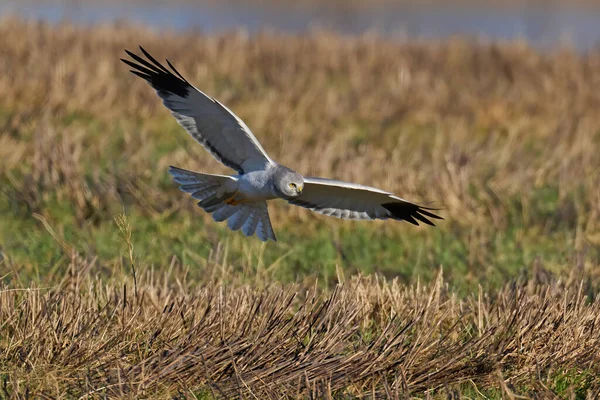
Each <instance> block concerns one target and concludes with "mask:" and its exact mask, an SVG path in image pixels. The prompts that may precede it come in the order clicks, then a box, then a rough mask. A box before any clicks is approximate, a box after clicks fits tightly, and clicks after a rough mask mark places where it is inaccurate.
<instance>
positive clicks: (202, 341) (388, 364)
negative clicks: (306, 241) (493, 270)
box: [0, 257, 600, 399]
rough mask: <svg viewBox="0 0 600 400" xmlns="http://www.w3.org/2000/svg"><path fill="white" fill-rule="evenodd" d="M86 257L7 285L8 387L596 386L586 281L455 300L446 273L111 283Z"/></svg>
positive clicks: (268, 394) (594, 314)
mask: <svg viewBox="0 0 600 400" xmlns="http://www.w3.org/2000/svg"><path fill="white" fill-rule="evenodd" d="M92 267H93V265H92V264H90V263H86V262H84V261H82V260H80V259H78V258H77V257H74V258H73V260H72V264H71V274H69V276H67V277H65V279H63V281H62V282H61V283H60V284H59V285H56V286H54V287H51V288H35V287H30V288H17V287H10V288H9V287H3V286H0V321H2V323H1V325H0V327H1V331H2V332H3V334H2V335H0V376H3V378H2V381H3V382H1V383H0V384H1V385H3V390H4V393H5V395H6V396H7V398H8V397H11V396H16V395H17V394H21V395H23V396H25V397H27V396H26V395H29V396H36V397H44V398H81V397H86V396H92V397H94V398H96V397H102V398H104V397H105V396H108V397H128V398H140V397H144V398H158V397H160V398H172V396H175V395H178V396H180V397H193V395H192V393H196V394H197V395H200V391H201V392H202V393H204V395H205V396H211V397H212V396H217V397H223V398H234V397H241V398H261V399H266V398H281V397H282V396H286V397H287V396H289V397H294V398H295V397H310V396H312V398H330V396H335V397H336V398H337V397H339V398H341V397H344V398H348V397H354V396H357V397H366V398H408V396H411V395H419V396H433V397H435V398H437V397H438V395H439V396H440V397H442V396H446V395H447V396H451V395H452V394H453V393H454V394H456V395H457V394H458V393H461V392H463V393H464V392H469V393H473V395H474V396H479V395H481V396H484V395H483V394H482V393H481V392H480V390H483V391H484V392H485V393H486V395H487V396H490V397H494V398H496V397H498V398H499V396H502V397H503V398H517V397H515V393H521V394H523V393H526V394H529V395H531V396H534V397H536V398H540V399H541V398H553V397H554V396H555V393H556V391H557V390H558V391H560V390H561V387H563V389H562V390H564V392H563V393H562V395H564V396H567V397H571V396H575V395H576V394H577V396H579V397H577V398H585V397H586V396H587V398H588V399H594V398H597V396H598V395H600V380H598V376H600V354H599V353H598V348H600V347H599V346H600V329H598V325H599V324H600V301H598V299H596V300H594V301H590V300H589V298H586V296H585V294H584V292H585V287H584V286H583V285H581V284H566V285H565V284H564V283H563V284H561V283H557V282H553V283H551V284H548V285H540V283H539V282H536V281H530V282H529V283H527V282H525V283H520V284H516V285H513V286H510V287H506V288H505V289H504V290H502V291H501V292H500V293H498V294H496V295H490V294H486V293H482V292H479V293H475V294H473V295H471V296H468V297H467V298H465V299H462V300H461V299H458V298H457V297H456V296H455V295H454V294H453V293H452V292H451V291H450V290H448V288H447V285H446V284H445V283H444V281H443V279H442V278H441V276H440V277H439V278H438V279H437V280H436V281H435V282H433V283H432V284H431V285H430V286H429V287H426V286H421V285H416V286H411V287H405V286H403V285H400V284H398V283H397V282H394V281H392V282H385V281H382V280H379V279H376V278H353V279H351V280H349V281H348V282H345V283H340V284H339V285H337V286H336V287H335V288H334V289H333V290H332V291H331V292H329V293H323V292H320V291H319V290H317V289H315V288H314V287H308V288H305V287H297V286H292V287H281V286H279V285H269V286H267V287H266V288H264V289H253V288H252V287H249V286H245V285H242V286H240V285H239V284H237V285H229V286H222V285H219V284H218V283H216V282H215V283H213V284H209V285H202V286H200V287H199V288H195V285H192V284H190V283H187V282H186V281H185V279H184V277H183V276H177V275H175V276H171V277H168V276H165V275H163V274H155V273H143V274H140V276H139V277H138V279H137V282H134V281H133V280H132V279H125V280H118V279H117V280H112V281H111V282H110V283H109V284H106V283H104V282H101V281H100V280H98V279H96V278H91V277H90V276H89V272H90V269H91V268H92ZM175 270H177V268H176V269H175ZM173 278H179V280H177V282H178V283H177V284H173V283H169V282H174V279H173ZM206 283H208V282H206ZM478 387H479V388H481V389H478ZM489 387H496V388H497V389H496V390H495V391H490V390H489V389H484V388H489ZM565 388H567V389H566V390H565ZM452 398H454V397H452ZM481 398H484V397H481ZM519 398H520V397H519Z"/></svg>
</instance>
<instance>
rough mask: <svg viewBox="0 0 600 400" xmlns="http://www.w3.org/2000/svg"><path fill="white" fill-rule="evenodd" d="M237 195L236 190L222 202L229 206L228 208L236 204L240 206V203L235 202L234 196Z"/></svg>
mask: <svg viewBox="0 0 600 400" xmlns="http://www.w3.org/2000/svg"><path fill="white" fill-rule="evenodd" d="M237 194H238V191H237V190H236V191H235V192H234V193H233V195H232V196H231V197H230V198H228V199H227V200H225V201H224V203H225V204H229V205H230V206H237V205H238V204H240V203H241V202H240V201H236V200H235V196H237Z"/></svg>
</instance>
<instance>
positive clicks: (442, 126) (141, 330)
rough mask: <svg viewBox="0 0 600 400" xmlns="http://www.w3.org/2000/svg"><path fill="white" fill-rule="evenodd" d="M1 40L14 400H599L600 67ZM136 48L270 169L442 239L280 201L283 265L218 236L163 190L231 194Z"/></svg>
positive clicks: (419, 50) (43, 34) (2, 231)
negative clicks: (210, 188) (413, 218)
mask: <svg viewBox="0 0 600 400" xmlns="http://www.w3.org/2000/svg"><path fill="white" fill-rule="evenodd" d="M0 37H2V38H3V39H4V40H3V41H2V42H0V93H1V95H0V216H1V218H0V278H1V280H0V393H1V394H0V396H4V397H6V398H11V397H15V398H16V397H19V396H20V397H21V398H23V397H24V398H27V397H52V398H56V397H63V398H78V397H86V396H87V397H104V396H108V397H126V398H138V397H150V398H173V397H174V396H175V397H181V398H213V397H238V396H239V397H245V398H280V397H282V396H288V397H292V398H295V397H313V398H324V397H328V396H331V397H333V398H354V397H367V398H372V397H392V398H393V397H396V398H410V397H411V396H416V397H419V398H428V397H429V398H462V397H461V396H464V397H465V398H482V399H483V398H523V396H525V397H526V398H552V397H553V396H554V397H559V398H581V399H583V398H590V399H593V398H597V396H600V378H599V376H600V369H599V367H598V366H599V365H600V350H598V349H600V347H599V346H600V329H598V324H599V323H600V299H599V298H598V297H597V295H598V293H599V291H598V288H599V287H600V285H599V284H600V156H599V155H598V154H599V152H598V149H599V148H600V129H599V128H598V127H599V126H600V113H598V110H599V109H600V91H598V90H597V89H598V87H600V51H593V52H590V53H588V54H578V53H576V52H574V51H571V50H569V49H563V50H556V51H554V52H548V53H543V54H542V53H539V52H536V51H535V50H533V49H531V48H529V47H528V46H527V45H525V44H523V43H502V44H501V43H486V42H478V41H473V40H466V39H461V38H456V39H450V40H448V41H445V42H436V43H434V42H391V41H386V40H385V39H383V38H378V37H375V36H370V35H367V36H363V37H358V38H346V37H341V36H337V35H335V34H331V33H328V32H321V31H319V32H313V33H311V34H308V35H305V36H286V35H282V34H270V33H262V34H260V35H258V36H255V37H248V36H246V35H245V34H243V33H230V34H226V35H221V36H203V35H199V34H197V33H193V32H190V33H161V34H160V35H159V34H157V33H154V32H152V31H151V30H149V29H146V28H143V27H139V26H137V27H132V26H129V25H128V24H121V25H118V24H117V25H110V26H108V25H107V26H97V27H94V28H78V27H74V26H71V25H66V24H64V25H60V26H51V25H46V24H42V23H26V22H23V21H20V20H16V19H4V20H2V21H1V22H0ZM138 44H141V45H143V46H144V47H145V48H146V49H148V50H149V51H151V52H152V53H153V54H154V55H155V56H157V58H159V59H161V60H162V59H164V57H168V58H169V60H170V61H171V62H172V63H173V64H174V65H175V66H176V67H177V69H178V70H179V71H180V72H181V73H182V74H184V75H185V76H186V77H187V78H188V80H189V81H190V82H191V83H193V84H195V85H196V86H198V87H199V88H201V89H202V90H204V91H205V92H207V93H209V94H211V95H213V96H214V97H216V98H217V99H219V100H220V101H222V102H223V103H224V104H226V105H227V106H228V107H229V108H231V109H232V110H233V111H235V112H236V113H237V114H238V115H239V116H240V117H241V118H242V119H243V120H245V121H246V123H247V124H248V125H249V126H250V128H251V129H252V130H253V132H254V133H255V134H256V136H257V137H258V139H259V140H260V141H261V142H262V144H263V146H264V147H265V149H266V150H267V152H268V153H269V154H270V155H271V156H272V158H274V159H275V160H277V161H279V162H281V163H283V164H285V165H289V166H290V167H292V168H294V169H296V170H298V171H299V172H301V173H303V174H305V175H313V176H326V177H332V178H338V179H343V180H349V181H354V182H358V183H362V184H368V185H372V186H376V187H381V188H384V189H387V190H390V191H393V192H395V193H398V194H399V195H401V196H402V197H404V198H406V199H408V200H412V201H415V202H419V203H423V204H427V205H430V206H432V207H439V208H441V209H442V210H441V211H440V214H441V215H442V216H443V217H444V220H443V221H439V223H438V224H437V225H438V226H437V227H435V228H432V227H427V226H425V227H415V226H412V225H410V224H406V223H397V222H362V223H358V222H350V221H339V220H336V219H332V218H327V217H324V216H320V215H316V214H314V213H311V212H309V211H307V210H303V209H299V208H294V207H291V206H287V205H286V204H284V203H283V202H280V203H273V204H271V205H270V211H271V214H272V221H273V225H274V229H275V231H276V233H277V235H278V239H279V241H278V242H277V243H268V244H262V243H260V242H259V241H258V240H257V239H256V238H246V237H244V236H243V235H242V234H241V233H239V232H230V231H228V230H227V229H226V227H225V226H224V224H217V223H214V222H213V221H212V219H211V218H210V216H207V215H205V214H203V212H202V211H201V210H200V209H198V208H197V207H196V206H195V204H194V202H193V201H192V200H191V199H190V198H189V197H188V196H186V195H184V194H183V193H181V192H179V190H178V189H177V186H176V185H175V184H174V183H172V181H171V180H170V178H169V176H168V173H167V168H168V166H169V165H176V166H179V167H182V168H188V169H192V170H198V171H207V172H215V173H227V172H228V171H227V170H226V169H225V168H224V167H222V166H220V165H219V164H218V163H217V162H216V161H215V160H213V159H212V158H211V157H210V156H209V155H208V154H207V153H206V152H205V151H204V150H203V149H202V148H201V146H199V145H197V144H195V143H194V142H193V140H192V139H191V138H189V137H188V136H187V135H186V133H185V132H184V131H183V129H181V128H180V127H179V126H178V125H177V124H176V122H175V121H174V119H173V118H172V117H171V116H170V115H169V114H168V112H167V111H166V109H164V108H163V106H162V104H161V103H160V101H159V100H158V98H157V97H156V95H155V93H154V92H153V90H151V88H149V87H148V86H147V85H146V84H145V83H144V82H143V81H141V80H140V79H138V78H136V77H135V76H133V75H131V74H130V73H129V72H128V69H127V68H126V66H125V65H123V64H122V63H121V62H120V61H119V58H120V57H123V56H124V51H123V50H124V49H130V50H136V48H137V45H138ZM519 396H521V397H519Z"/></svg>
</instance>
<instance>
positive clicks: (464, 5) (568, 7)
mask: <svg viewBox="0 0 600 400" xmlns="http://www.w3.org/2000/svg"><path fill="white" fill-rule="evenodd" d="M0 13H2V14H3V15H6V14H12V15H20V16H23V17H25V18H28V19H42V20H45V21H49V22H59V21H63V20H67V21H71V22H73V23H77V24H84V25H85V24H89V23H99V22H112V21H116V20H123V21H129V22H136V23H140V24H144V25H147V26H151V27H153V28H156V29H174V30H180V31H181V30H187V29H198V30H199V31H201V32H203V33H211V34H214V33H221V32H223V31H227V30H232V29H243V30H245V31H248V32H250V33H256V32H258V31H261V30H264V29H272V30H276V31H280V32H286V33H295V34H297V33H303V32H306V31H308V30H310V29H315V28H321V29H327V30H331V31H334V32H338V33H343V34H349V35H357V34H363V33H366V32H371V33H377V34H380V35H382V36H385V37H394V38H398V39H402V38H404V39H406V38H420V39H434V38H437V39H441V38H445V37H448V36H454V35H468V36H480V37H486V38H488V39H495V40H516V39H522V40H526V41H528V42H530V43H532V44H534V45H535V46H536V47H540V48H551V47H555V46H560V45H570V46H575V47H577V48H578V49H581V50H588V49H590V48H592V47H593V46H595V45H596V44H597V41H598V39H599V38H600V25H599V24H598V23H597V22H598V20H599V19H600V6H598V5H597V4H596V3H595V2H593V1H589V0H588V1H586V0H579V1H577V0H576V1H566V0H564V1H561V0H549V1H541V0H539V1H519V0H510V1H504V2H493V1H469V0H450V1H435V0H433V1H432V0H429V1H410V0H400V1H392V0H375V1H372V2H371V1H370V2H365V1H344V0H328V1H314V0H307V1H300V2H294V1H268V0H251V1H235V0H227V1H216V0H195V1H194V0H174V1H170V2H164V1H157V0H145V1H144V0H124V1H116V0H107V1H86V0H20V1H7V0H3V1H2V2H0Z"/></svg>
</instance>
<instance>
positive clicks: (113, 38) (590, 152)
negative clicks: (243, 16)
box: [0, 19, 600, 249]
mask: <svg viewBox="0 0 600 400" xmlns="http://www.w3.org/2000/svg"><path fill="white" fill-rule="evenodd" d="M0 35H1V36H2V37H3V38H5V39H6V40H3V41H2V44H1V45H0V57H1V60H2V62H1V63H0V93H2V96H0V108H2V109H3V110H5V111H6V112H8V113H9V114H8V115H9V116H8V117H7V118H5V123H4V126H2V127H0V133H4V134H3V135H0V144H1V146H0V174H2V175H3V176H6V177H8V178H9V179H13V180H14V181H15V182H14V185H15V186H16V187H17V189H16V190H14V191H13V192H16V193H11V195H13V196H15V199H16V200H15V201H18V202H24V201H25V202H27V203H28V204H30V206H31V208H33V209H34V210H35V209H36V208H39V207H42V206H40V205H39V204H38V203H40V201H41V200H39V199H36V198H35V197H36V196H37V197H40V196H44V194H43V192H44V190H46V189H48V191H49V192H50V193H52V194H54V193H57V194H58V196H59V197H61V196H63V197H65V198H67V199H70V201H71V202H72V203H73V205H74V207H75V209H76V210H77V212H78V214H79V215H80V216H81V218H82V219H83V218H84V217H85V216H89V215H90V214H92V215H94V214H98V213H102V210H106V209H107V208H110V205H111V204H115V203H118V202H119V201H120V200H122V195H123V193H125V194H127V195H128V196H129V197H130V198H132V199H133V200H132V201H134V202H136V203H137V204H139V205H141V206H142V207H143V208H144V209H147V210H148V212H149V213H150V214H152V213H156V212H162V211H164V210H165V209H170V210H172V209H178V208H181V207H190V202H189V201H183V198H182V197H181V196H178V197H177V196H168V197H167V196H165V191H164V190H156V189H155V187H156V184H157V180H158V179H159V178H158V177H159V176H162V175H160V174H156V173H154V171H164V170H165V168H166V167H167V165H169V164H176V165H180V166H182V167H189V168H196V169H199V170H215V169H217V170H218V169H219V167H216V168H215V165H216V163H215V162H214V161H213V160H212V159H211V158H210V156H208V155H206V154H205V152H204V151H203V150H202V149H201V148H200V147H199V146H185V148H183V147H184V146H181V147H180V148H177V149H175V150H172V151H169V152H168V153H167V154H163V155H162V156H161V157H159V158H158V159H152V151H153V149H156V148H160V143H161V131H162V130H163V129H162V128H161V127H158V126H157V125H156V121H157V119H156V118H154V117H161V118H163V119H164V118H167V115H168V114H167V112H166V110H164V109H163V107H162V105H161V104H160V101H158V100H157V98H156V96H155V95H154V93H153V91H152V90H151V89H150V88H148V87H147V85H145V83H144V82H142V81H141V80H139V79H134V78H135V77H133V76H131V75H130V74H129V73H128V72H127V68H126V67H125V66H124V65H122V64H121V63H120V61H119V57H122V56H123V55H124V53H123V49H125V48H128V49H133V50H135V48H136V45H137V44H142V45H144V46H145V47H146V48H147V49H149V50H150V51H152V52H153V53H154V54H155V55H156V56H157V58H163V57H164V56H168V57H169V58H170V59H171V61H173V62H174V64H175V65H176V66H177V67H178V69H179V70H180V71H181V72H182V73H184V74H185V75H186V76H187V77H189V80H190V81H191V82H193V83H195V84H197V85H198V86H199V87H201V88H202V89H203V90H205V91H207V92H208V93H210V94H212V95H214V96H216V97H217V98H219V99H220V100H222V101H223V102H225V103H226V104H228V105H229V106H230V107H231V108H232V109H234V110H235V111H236V113H238V114H239V115H240V116H241V117H242V118H243V119H245V120H246V121H247V122H248V124H249V125H250V127H251V128H252V129H253V131H254V132H255V133H256V134H257V136H258V137H259V139H260V140H261V141H262V142H263V143H264V144H265V147H266V149H267V151H269V152H270V153H271V154H272V155H273V157H274V158H275V159H276V160H278V161H280V162H282V163H285V164H288V165H290V166H292V167H295V168H296V169H297V170H299V171H300V172H302V173H305V174H307V175H325V176H334V177H337V178H340V179H347V180H354V181H357V182H361V183H367V184H369V183H371V184H373V185H376V186H381V187H385V188H386V189H389V190H391V191H396V192H398V193H401V194H402V195H403V196H404V197H406V198H409V199H414V200H417V201H418V200H422V201H435V202H436V203H435V204H437V205H438V206H442V207H444V209H445V210H444V216H445V217H446V218H447V220H449V221H451V222H453V223H456V224H459V225H462V226H469V227H472V228H473V229H474V231H473V235H472V237H482V238H484V239H482V241H483V242H485V241H488V240H492V239H491V235H492V234H493V232H496V231H497V230H498V229H505V228H506V226H507V224H509V223H510V222H509V221H508V219H509V218H510V213H511V212H513V213H514V206H515V203H514V202H515V201H516V202H517V208H518V209H519V210H520V211H519V213H522V215H521V216H520V217H519V218H521V219H522V222H523V225H525V226H527V225H528V224H535V223H537V224H540V225H541V227H542V229H547V228H548V226H550V227H552V226H554V225H555V224H557V223H560V221H566V223H567V224H569V226H571V225H572V227H573V229H577V230H578V231H579V232H581V233H582V234H580V235H577V237H576V238H575V241H576V246H577V248H578V249H582V248H583V247H584V245H585V243H592V244H594V245H595V244H598V243H600V234H599V232H600V208H599V204H600V185H599V178H598V176H599V171H600V157H597V147H598V144H597V143H598V129H597V127H598V126H599V125H600V117H599V115H600V114H598V112H597V110H598V109H599V108H600V91H598V90H597V88H598V87H600V53H598V52H596V51H594V52H591V53H589V54H586V55H578V54H576V53H574V52H571V51H569V50H564V51H559V52H554V53H550V54H547V55H543V54H540V53H537V52H535V51H533V50H531V49H530V48H528V47H527V46H525V45H521V44H518V43H517V44H504V45H502V44H480V43H475V42H468V41H464V40H451V41H448V42H444V43H395V42H391V41H386V40H383V39H378V38H376V37H371V36H364V37H359V38H354V39H351V38H343V37H340V36H336V35H332V34H328V33H325V32H315V33H312V34H310V35H307V36H301V37H295V36H285V35H272V34H267V33H265V34H262V35H259V36H257V37H253V38H248V37H247V36H245V35H244V34H227V35H221V36H203V35H199V34H193V33H177V34H176V33H168V32H166V33H164V32H163V33H161V34H157V33H153V32H151V31H149V30H147V29H144V28H141V27H128V26H126V24H121V25H115V26H113V25H111V26H97V27H93V28H81V27H74V26H72V25H59V26H51V25H47V24H43V23H26V22H23V21H20V20H13V19H4V20H2V21H1V22H0ZM72 113H80V114H83V115H85V116H91V117H93V118H95V119H97V120H99V121H102V123H103V124H105V125H103V126H104V128H102V129H105V130H106V131H108V132H110V134H107V135H99V134H90V133H89V132H88V131H87V128H82V127H81V126H79V127H69V128H66V129H64V128H63V127H62V125H61V122H60V121H61V120H60V118H61V116H66V115H70V114H72ZM139 118H142V119H141V121H146V118H152V119H151V120H147V121H149V122H147V123H144V122H141V124H142V126H141V127H133V126H132V125H131V124H129V125H127V124H126V123H123V122H122V121H140V119H139ZM173 124H174V123H173ZM161 126H164V125H161ZM171 126H173V125H171ZM123 130H124V131H123ZM23 132H30V133H28V134H26V135H25V134H24V133H23ZM31 132H34V133H31ZM29 135H32V136H33V140H30V139H29V137H30V136H29ZM114 135H119V136H122V137H123V138H124V143H123V144H122V148H121V149H120V151H121V153H120V154H119V157H120V159H125V160H127V168H126V169H119V168H116V167H115V169H111V170H109V172H108V174H107V173H106V171H104V172H102V171H98V170H99V167H98V165H101V164H106V160H107V159H108V158H111V159H114V158H115V155H114V154H112V155H111V154H108V153H107V152H106V151H105V150H104V149H106V148H107V147H109V143H111V140H113V139H112V138H113V137H114ZM179 135H180V136H179V137H178V140H179V139H181V142H182V143H184V141H185V140H187V139H184V133H183V132H181V133H180V134H179ZM113 141H114V140H113ZM185 143H191V141H189V140H188V141H185ZM57 147H58V149H57ZM61 149H64V150H61ZM307 149H308V151H307ZM314 149H318V151H314ZM340 149H344V150H343V151H340ZM58 152H60V153H61V154H62V156H60V157H59V156H58V155H57V154H58ZM51 158H54V159H60V160H65V162H64V163H55V164H49V161H48V160H49V159H51ZM36 160H37V161H36ZM111 162H112V161H111ZM84 166H86V167H84ZM385 166H393V168H386V167H385ZM86 168H91V169H92V171H91V172H89V171H88V173H87V174H86V173H85V169H86ZM382 170H384V171H385V173H382ZM15 174H16V175H15ZM11 177H12V178H11ZM17 177H23V180H25V183H23V182H20V183H19V182H18V181H19V180H21V178H17ZM75 182H76V183H75ZM73 185H75V186H77V185H79V187H74V186H73ZM542 187H550V188H553V189H556V190H557V192H558V196H559V200H558V204H557V205H556V207H558V208H557V209H556V210H555V213H554V215H555V217H552V218H551V219H550V220H545V219H544V220H541V221H540V220H539V219H538V220H536V218H539V217H538V216H536V215H535V213H536V210H538V209H539V208H540V207H542V206H540V204H539V199H536V197H535V193H536V190H538V189H539V188H542ZM170 189H171V190H172V192H170V193H173V194H174V193H175V192H176V190H175V188H174V187H170ZM573 193H578V194H577V195H576V196H574V195H572V194H573ZM511 199H512V200H511ZM180 200H181V201H180ZM173 201H175V203H173ZM531 210H533V215H532V212H531ZM274 213H275V216H274V219H275V224H276V225H277V224H278V223H279V222H283V221H282V219H280V218H278V217H277V216H278V210H277V209H276V210H275V212H274ZM291 213H292V215H297V216H298V217H301V218H306V216H307V215H308V214H307V213H306V212H305V211H303V210H300V209H293V210H292V211H291ZM288 215H289V213H288V212H286V220H287V216H288ZM108 218H111V216H108ZM543 218H546V217H543ZM486 237H487V239H485V238H486Z"/></svg>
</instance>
